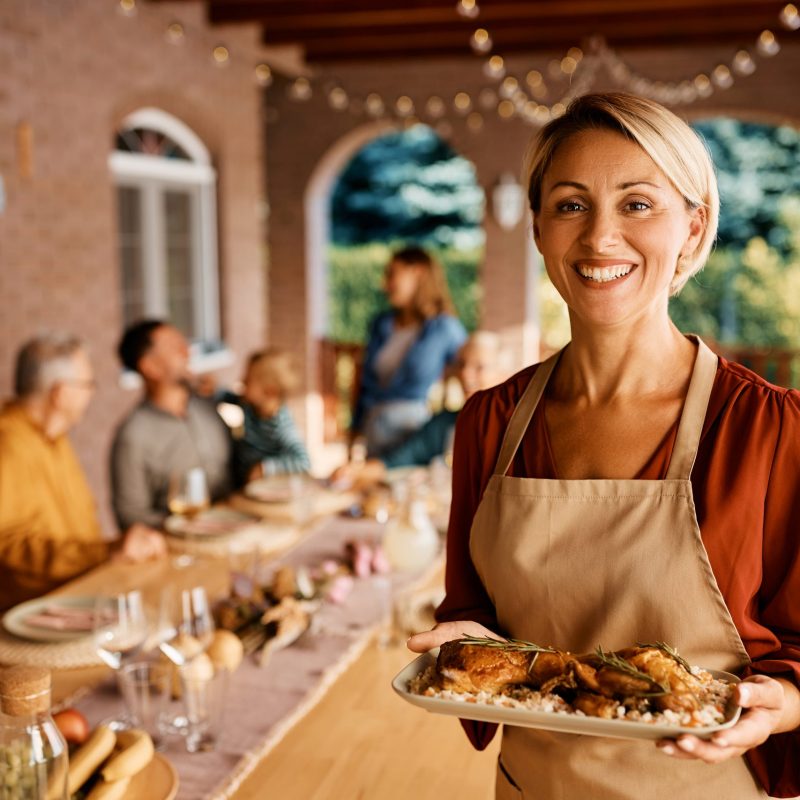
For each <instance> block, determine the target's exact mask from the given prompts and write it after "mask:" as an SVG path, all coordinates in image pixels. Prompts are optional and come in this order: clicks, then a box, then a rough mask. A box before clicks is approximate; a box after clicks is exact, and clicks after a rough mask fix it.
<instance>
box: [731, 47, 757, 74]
mask: <svg viewBox="0 0 800 800" xmlns="http://www.w3.org/2000/svg"><path fill="white" fill-rule="evenodd" d="M733 71H734V72H736V73H738V74H739V75H752V74H753V73H754V72H755V71H756V62H755V61H753V57H752V56H751V55H750V53H748V52H747V50H739V51H738V52H737V53H736V55H735V56H734V57H733Z"/></svg>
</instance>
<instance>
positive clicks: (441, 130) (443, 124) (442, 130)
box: [434, 119, 453, 139]
mask: <svg viewBox="0 0 800 800" xmlns="http://www.w3.org/2000/svg"><path fill="white" fill-rule="evenodd" d="M434 130H435V131H436V133H438V134H439V136H441V137H442V139H449V138H450V137H451V136H452V135H453V126H452V125H451V124H450V123H449V122H448V121H447V120H446V119H440V120H439V121H438V122H437V123H436V127H435V129H434Z"/></svg>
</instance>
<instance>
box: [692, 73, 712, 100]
mask: <svg viewBox="0 0 800 800" xmlns="http://www.w3.org/2000/svg"><path fill="white" fill-rule="evenodd" d="M694 88H695V89H696V90H697V94H698V95H700V97H709V96H710V95H712V94H713V93H714V87H713V86H712V85H711V81H710V80H709V79H708V75H704V74H703V73H702V72H701V73H700V74H699V75H697V76H696V77H695V79H694Z"/></svg>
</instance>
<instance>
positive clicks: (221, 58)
mask: <svg viewBox="0 0 800 800" xmlns="http://www.w3.org/2000/svg"><path fill="white" fill-rule="evenodd" d="M211 55H212V56H213V58H214V61H215V62H216V63H217V65H218V66H220V67H222V66H224V65H225V64H227V63H228V61H229V60H230V57H231V54H230V53H229V52H228V48H227V47H225V45H222V44H218V45H217V46H216V47H215V48H214V49H213V50H212V51H211Z"/></svg>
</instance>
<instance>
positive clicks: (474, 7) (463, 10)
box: [456, 0, 481, 19]
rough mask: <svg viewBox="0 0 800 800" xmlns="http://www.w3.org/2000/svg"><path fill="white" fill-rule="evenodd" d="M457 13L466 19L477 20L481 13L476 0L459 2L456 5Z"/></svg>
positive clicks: (461, 0)
mask: <svg viewBox="0 0 800 800" xmlns="http://www.w3.org/2000/svg"><path fill="white" fill-rule="evenodd" d="M456 11H457V12H458V14H459V16H462V17H464V19H475V18H476V17H477V16H478V15H479V14H480V13H481V10H480V8H478V4H477V3H476V2H475V0H459V2H458V3H456Z"/></svg>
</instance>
